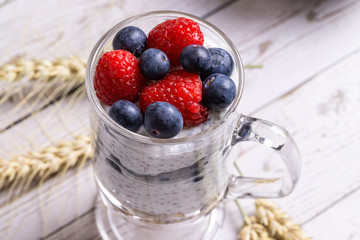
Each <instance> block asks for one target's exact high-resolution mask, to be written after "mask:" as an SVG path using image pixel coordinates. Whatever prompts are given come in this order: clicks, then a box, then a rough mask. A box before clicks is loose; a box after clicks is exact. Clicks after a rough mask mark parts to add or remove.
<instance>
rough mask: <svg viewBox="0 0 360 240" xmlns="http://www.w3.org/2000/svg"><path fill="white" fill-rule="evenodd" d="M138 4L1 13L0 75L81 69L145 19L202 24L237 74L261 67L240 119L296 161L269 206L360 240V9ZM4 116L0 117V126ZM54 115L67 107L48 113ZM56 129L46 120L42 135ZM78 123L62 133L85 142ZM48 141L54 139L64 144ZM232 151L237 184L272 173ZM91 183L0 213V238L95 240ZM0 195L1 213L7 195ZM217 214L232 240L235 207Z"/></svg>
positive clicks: (52, 188)
mask: <svg viewBox="0 0 360 240" xmlns="http://www.w3.org/2000/svg"><path fill="white" fill-rule="evenodd" d="M138 2H139V3H138ZM141 2H143V3H144V4H141ZM145 2H146V1H137V3H136V4H135V3H133V1H97V2H83V1H78V2H76V3H73V2H72V1H48V2H44V1H31V2H26V1H23V0H14V1H4V3H3V4H1V2H0V16H1V17H0V26H1V29H2V31H3V34H4V36H6V37H5V38H2V39H0V52H2V53H3V54H2V55H1V56H0V63H5V62H6V61H8V60H9V59H11V58H12V57H14V56H15V55H18V54H24V53H25V54H26V55H27V56H30V57H47V58H52V57H54V56H56V57H60V56H64V55H66V56H69V55H71V54H73V53H74V52H75V53H77V54H79V55H81V56H84V57H86V56H87V55H88V53H89V51H90V49H91V47H92V45H93V44H94V43H95V41H96V40H97V39H98V38H99V37H100V36H101V35H102V33H103V32H104V29H107V28H109V27H110V26H112V25H114V24H115V23H116V22H118V21H120V20H121V19H123V18H125V17H128V16H131V15H133V14H137V13H140V12H145V11H148V10H156V9H173V10H181V11H186V12H190V13H193V14H196V15H199V16H205V17H206V19H207V20H209V21H210V22H212V23H214V24H215V25H217V26H218V27H220V28H221V29H222V30H223V31H224V32H225V33H226V34H228V35H229V37H230V38H231V39H232V40H233V42H234V43H235V44H236V46H237V47H238V49H239V51H240V53H241V55H242V59H243V62H244V64H256V65H257V64H260V65H262V67H261V68H255V69H246V72H245V73H246V86H245V92H244V96H243V99H242V101H241V106H242V109H243V112H244V113H245V114H249V113H251V114H252V115H254V116H255V117H259V118H264V119H267V120H270V121H273V122H276V123H278V124H280V125H282V126H284V127H285V128H286V129H288V130H289V132H290V133H291V134H292V135H293V136H294V138H295V140H296V142H297V144H298V146H299V149H300V152H301V153H302V157H303V164H304V165H303V174H302V179H301V181H300V184H299V185H298V187H297V189H296V190H295V191H294V193H293V194H291V195H290V196H288V197H286V198H284V199H279V200H274V201H275V202H276V203H278V204H279V205H280V206H281V207H282V208H283V209H284V210H285V211H286V212H287V213H288V214H289V215H290V216H291V217H293V218H294V219H295V221H297V222H299V223H300V224H302V225H303V227H304V230H305V231H306V232H307V235H309V236H313V237H314V239H358V238H359V236H360V232H359V229H360V228H359V226H360V217H359V215H360V214H359V213H360V212H359V210H358V209H359V208H358V206H357V205H358V202H359V200H360V198H359V196H360V195H359V191H360V190H359V189H360V175H359V173H360V165H359V164H358V156H359V154H360V152H359V151H360V150H359V147H358V146H359V142H360V139H359V137H358V136H359V129H360V128H359V127H358V122H359V119H360V113H359V112H358V111H357V109H360V71H359V68H358V66H359V65H360V34H359V32H360V21H359V20H358V16H359V15H360V2H359V1H354V0H344V1H335V0H334V1H282V0H277V1H265V0H261V1H256V2H254V1H250V0H244V1H228V2H226V1H215V0H213V1H195V2H194V3H193V1H182V2H173V1H160V0H157V1H152V4H151V5H149V4H145ZM30 5H32V6H37V7H36V8H32V7H29V6H30ZM44 19H45V20H44ZM15 20H16V21H15ZM74 23H76V24H74ZM44 46H45V47H44ZM64 101H66V100H64ZM84 105H86V103H85V102H84V103H79V104H78V105H76V106H75V105H74V108H69V109H67V110H66V111H65V110H64V111H61V115H62V116H63V117H64V119H67V116H69V117H71V114H72V111H79V110H80V109H82V111H84V115H85V114H86V111H87V109H86V107H85V108H84ZM4 106H5V105H3V106H0V110H1V114H2V115H3V113H4V112H3V109H5V107H4ZM55 106H56V105H54V106H51V107H49V108H47V109H45V110H43V111H41V112H40V113H39V114H37V115H36V116H33V117H30V118H29V119H27V120H26V121H23V122H21V123H19V124H17V125H16V126H14V127H12V128H11V129H9V130H6V131H5V132H2V133H0V143H1V150H2V152H0V153H1V154H7V153H8V152H13V151H15V150H19V151H20V150H21V145H23V146H27V148H29V147H31V146H29V143H28V142H29V141H24V139H25V140H26V139H32V142H33V144H35V146H37V147H38V146H42V145H44V144H46V143H47V141H49V138H48V137H47V136H46V134H44V133H43V132H42V131H38V132H37V133H36V134H34V133H31V134H30V133H29V132H28V131H26V129H31V128H34V126H36V127H37V126H38V120H37V119H36V117H37V118H38V119H42V116H46V115H47V114H48V113H47V111H54V110H53V109H54V108H55ZM61 106H66V103H60V104H58V105H57V108H59V109H60V108H61ZM7 108H8V109H10V108H11V106H10V107H9V105H7ZM10 117H11V116H9V117H8V119H9V118H10ZM15 117H16V116H15ZM13 119H14V118H13ZM58 121H59V120H56V119H55V120H54V119H49V120H48V126H51V125H53V126H54V125H56V124H57V122H58ZM86 123H87V119H86V118H84V119H82V120H81V124H79V122H76V119H73V120H69V127H70V130H71V131H72V132H84V131H86V129H84V125H86ZM1 126H3V125H1ZM52 131H53V132H52V133H53V134H55V135H56V136H57V137H58V138H59V139H61V138H63V137H65V136H66V134H67V133H66V132H64V133H56V131H57V130H56V129H53V130H52ZM14 136H17V137H14ZM18 136H23V139H19V138H18ZM9 140H10V141H9ZM236 148H238V149H241V150H242V151H241V152H243V154H242V155H241V156H239V160H238V163H239V165H240V166H241V168H242V169H243V172H244V173H245V174H247V175H258V174H271V173H273V172H276V170H277V169H276V167H277V166H276V163H277V159H276V158H274V157H273V156H272V155H271V154H270V153H269V152H268V151H267V150H263V149H260V150H259V149H258V148H257V147H255V146H254V145H252V144H243V145H238V146H236ZM25 149H26V148H25ZM244 152H245V153H244ZM254 159H256V163H254ZM258 159H259V160H258ZM260 159H263V161H261V160H260ZM269 169H271V170H269ZM91 179H92V174H91V169H90V168H89V167H88V166H87V167H85V168H84V169H83V170H81V171H77V169H75V170H73V171H70V172H68V173H67V174H66V175H65V176H62V177H55V178H53V179H51V180H49V181H47V182H45V183H44V184H43V186H42V187H39V188H36V189H34V190H32V191H31V192H29V193H28V194H25V195H24V196H22V197H21V198H19V199H18V200H16V201H14V202H12V203H10V204H9V205H7V206H4V207H2V208H1V209H0V224H1V225H0V226H1V228H0V238H1V239H25V237H26V239H39V238H45V239H96V238H98V237H99V236H98V233H97V231H96V225H95V221H94V212H93V209H94V201H95V195H96V190H95V186H94V183H93V182H92V180H91ZM74 182H75V184H74ZM1 194H2V196H1V199H2V201H1V202H3V203H4V202H5V201H6V192H2V193H1ZM241 202H242V204H243V205H244V206H245V208H246V210H247V212H249V213H252V212H253V206H252V201H251V200H242V201H241ZM226 207H227V212H228V215H227V219H226V224H225V228H224V233H223V235H222V237H221V239H229V240H230V239H235V238H236V231H237V230H238V229H239V227H240V226H241V222H242V220H241V217H240V213H239V212H238V210H237V209H236V206H235V204H233V203H231V202H229V203H227V206H226Z"/></svg>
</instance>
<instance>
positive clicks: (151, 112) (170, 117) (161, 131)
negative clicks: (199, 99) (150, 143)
mask: <svg viewBox="0 0 360 240" xmlns="http://www.w3.org/2000/svg"><path fill="white" fill-rule="evenodd" d="M144 127H145V129H146V131H147V132H148V133H149V134H150V135H151V136H153V137H157V138H172V137H175V136H176V135H177V134H178V133H179V132H180V131H181V129H182V127H183V118H182V116H181V113H180V112H179V110H178V109H177V108H176V107H174V106H173V105H172V104H170V103H168V102H155V103H152V104H150V105H149V106H147V108H146V111H145V116H144Z"/></svg>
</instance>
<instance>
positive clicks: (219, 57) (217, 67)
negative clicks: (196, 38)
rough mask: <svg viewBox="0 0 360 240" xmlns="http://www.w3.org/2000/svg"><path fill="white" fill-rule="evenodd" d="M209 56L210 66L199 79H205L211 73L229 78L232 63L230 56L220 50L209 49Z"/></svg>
mask: <svg viewBox="0 0 360 240" xmlns="http://www.w3.org/2000/svg"><path fill="white" fill-rule="evenodd" d="M209 52H210V54H211V66H210V67H209V70H208V71H206V72H205V73H204V74H201V79H203V80H204V79H206V78H207V77H208V76H210V75H211V74H213V73H222V74H225V75H226V76H230V75H231V73H232V71H233V68H234V61H233V60H232V58H231V56H230V54H229V53H228V52H227V51H225V50H224V49H222V48H209Z"/></svg>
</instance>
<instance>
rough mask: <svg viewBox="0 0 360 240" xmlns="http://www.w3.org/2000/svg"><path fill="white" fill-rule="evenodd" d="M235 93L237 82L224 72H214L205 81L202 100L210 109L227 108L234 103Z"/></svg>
mask: <svg viewBox="0 0 360 240" xmlns="http://www.w3.org/2000/svg"><path fill="white" fill-rule="evenodd" d="M235 95H236V85H235V83H234V82H233V80H231V78H229V77H228V76H226V75H224V74H221V73H214V74H212V75H210V76H209V77H207V78H206V79H205V81H204V82H203V86H202V101H203V104H204V105H205V106H206V107H208V108H209V109H212V110H222V109H225V108H226V107H228V106H229V105H230V104H231V103H232V101H233V100H234V98H235Z"/></svg>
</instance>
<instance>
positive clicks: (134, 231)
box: [95, 197, 225, 240]
mask: <svg viewBox="0 0 360 240" xmlns="http://www.w3.org/2000/svg"><path fill="white" fill-rule="evenodd" d="M104 201H106V200H105V199H104V198H101V197H98V199H97V202H96V209H95V217H96V225H97V227H98V230H99V233H100V235H101V237H102V238H103V239H104V240H135V239H136V240H138V239H148V240H165V239H166V240H168V239H172V240H182V239H188V240H214V239H216V238H217V236H219V232H221V230H222V227H223V224H224V220H225V208H224V203H220V204H219V206H218V207H217V208H215V209H213V210H212V211H211V212H210V213H208V214H207V215H204V216H201V217H198V218H194V219H189V220H186V221H183V222H179V223H170V224H155V223H154V224H152V223H148V222H143V221H141V220H134V219H133V218H131V217H129V216H126V215H124V214H122V213H121V212H119V211H116V210H115V209H114V208H113V207H111V206H109V204H110V203H109V202H106V203H105V202H104Z"/></svg>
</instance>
